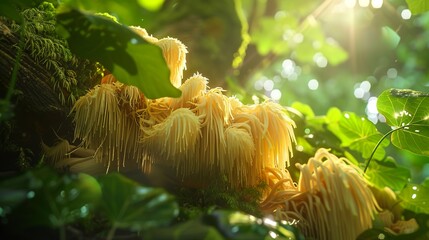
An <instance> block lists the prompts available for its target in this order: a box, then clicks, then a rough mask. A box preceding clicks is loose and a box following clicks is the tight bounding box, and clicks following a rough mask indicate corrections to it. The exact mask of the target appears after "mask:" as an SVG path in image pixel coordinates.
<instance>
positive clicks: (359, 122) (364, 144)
mask: <svg viewBox="0 0 429 240" xmlns="http://www.w3.org/2000/svg"><path fill="white" fill-rule="evenodd" d="M328 129H329V130H330V131H331V132H332V133H334V134H335V135H336V136H337V137H338V138H339V139H340V140H341V142H342V143H341V146H342V147H348V148H350V149H352V150H356V151H359V152H361V153H362V157H363V158H365V159H367V158H369V157H370V156H371V153H372V152H373V151H374V149H375V146H376V145H377V143H378V141H379V140H380V139H381V138H382V137H383V135H382V134H381V133H380V132H378V130H377V128H376V127H375V126H374V124H373V123H372V122H371V121H369V120H368V119H366V118H363V117H359V116H357V115H356V114H355V113H352V112H344V113H343V114H342V116H341V118H340V119H339V121H338V123H337V124H336V123H331V124H329V125H328ZM388 145H389V141H388V140H384V141H383V142H382V143H381V144H380V146H379V147H378V148H377V150H376V152H375V154H374V158H375V159H383V158H384V156H385V154H386V152H385V150H384V147H386V146H388Z"/></svg>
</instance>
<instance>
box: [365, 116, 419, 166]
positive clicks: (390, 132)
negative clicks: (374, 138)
mask: <svg viewBox="0 0 429 240" xmlns="http://www.w3.org/2000/svg"><path fill="white" fill-rule="evenodd" d="M411 125H412V124H409V125H404V126H401V127H398V128H395V129H392V130H390V131H389V132H387V133H386V134H384V135H383V137H382V138H381V139H380V140H379V141H378V142H377V145H375V147H374V150H372V153H371V156H369V158H368V162H367V163H366V165H365V169H364V170H363V173H366V170H367V169H368V167H369V163H370V162H371V160H372V157H374V154H375V152H376V151H377V148H378V147H379V146H380V144H381V143H382V142H383V140H384V139H385V138H386V137H387V136H389V135H390V134H392V133H393V132H395V131H397V130H400V129H404V128H406V127H409V126H411Z"/></svg>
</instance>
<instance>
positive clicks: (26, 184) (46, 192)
mask: <svg viewBox="0 0 429 240" xmlns="http://www.w3.org/2000/svg"><path fill="white" fill-rule="evenodd" d="M5 184H7V185H8V188H9V189H12V190H14V191H15V193H17V192H25V199H22V198H21V196H18V195H17V194H15V199H13V198H6V199H5V198H3V199H1V201H0V204H1V205H2V208H3V204H6V206H7V205H9V206H10V207H13V208H14V209H12V213H13V214H12V215H11V216H10V220H11V222H16V223H18V222H19V223H20V227H27V226H41V225H42V226H50V227H59V226H63V225H65V224H68V223H72V222H74V221H76V220H78V219H81V218H85V217H87V216H88V214H89V213H90V211H91V210H92V209H93V208H94V207H95V206H96V205H97V203H98V201H99V199H100V196H101V190H100V186H99V184H98V182H97V181H96V180H95V178H93V177H91V176H89V175H87V174H83V173H81V174H77V175H76V174H73V175H59V174H57V173H56V172H55V171H54V170H52V169H50V168H41V169H34V170H32V171H28V172H26V173H25V174H23V175H21V176H17V177H15V178H12V179H9V180H8V181H6V183H5ZM4 188H5V185H3V184H2V185H1V189H2V191H3V190H4ZM14 201H16V202H15V204H11V203H12V202H14ZM29 213H31V214H29Z"/></svg>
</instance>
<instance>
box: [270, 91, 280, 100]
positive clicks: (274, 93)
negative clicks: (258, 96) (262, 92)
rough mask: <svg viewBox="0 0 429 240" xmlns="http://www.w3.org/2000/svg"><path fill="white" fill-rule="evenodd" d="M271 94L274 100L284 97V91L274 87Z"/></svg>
mask: <svg viewBox="0 0 429 240" xmlns="http://www.w3.org/2000/svg"><path fill="white" fill-rule="evenodd" d="M270 96H271V98H272V99H273V100H275V101H278V100H280V98H281V97H282V92H281V91H280V90H279V89H273V91H271V94H270Z"/></svg>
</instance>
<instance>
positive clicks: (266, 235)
mask: <svg viewBox="0 0 429 240" xmlns="http://www.w3.org/2000/svg"><path fill="white" fill-rule="evenodd" d="M204 222H206V223H207V224H210V225H212V226H216V228H217V229H218V231H220V232H221V233H222V234H223V235H224V236H227V238H228V239H275V238H273V237H272V236H271V235H270V233H275V234H276V238H278V239H304V236H302V234H301V233H300V232H299V230H298V229H297V228H295V227H293V226H292V224H293V223H286V222H285V223H281V222H274V221H273V220H270V219H260V218H256V217H254V216H252V215H248V214H244V213H241V212H235V211H227V210H217V211H214V212H213V213H211V214H209V215H207V216H204Z"/></svg>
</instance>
